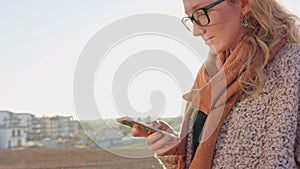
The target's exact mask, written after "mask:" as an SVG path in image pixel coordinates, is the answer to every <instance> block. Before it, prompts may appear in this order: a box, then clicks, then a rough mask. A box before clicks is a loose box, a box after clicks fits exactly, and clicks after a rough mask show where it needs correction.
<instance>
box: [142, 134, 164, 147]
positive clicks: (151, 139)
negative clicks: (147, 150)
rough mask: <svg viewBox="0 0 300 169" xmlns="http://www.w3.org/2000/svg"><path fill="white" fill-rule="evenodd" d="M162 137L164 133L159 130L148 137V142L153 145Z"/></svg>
mask: <svg viewBox="0 0 300 169" xmlns="http://www.w3.org/2000/svg"><path fill="white" fill-rule="evenodd" d="M161 137H162V134H161V133H159V132H155V133H153V134H151V135H149V136H148V137H147V139H146V144H147V145H149V146H151V145H152V144H154V143H155V142H157V141H158V140H159V139H160V138H161Z"/></svg>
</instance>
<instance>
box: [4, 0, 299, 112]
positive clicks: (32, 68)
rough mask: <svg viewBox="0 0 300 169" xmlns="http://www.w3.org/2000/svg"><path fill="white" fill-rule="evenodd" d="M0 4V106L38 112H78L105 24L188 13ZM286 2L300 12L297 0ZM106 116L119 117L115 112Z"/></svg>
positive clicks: (64, 1)
mask: <svg viewBox="0 0 300 169" xmlns="http://www.w3.org/2000/svg"><path fill="white" fill-rule="evenodd" d="M0 2H1V6H0V23H1V26H0V77H1V78H0V93H1V94H0V110H10V111H14V112H20V113H21V112H31V113H33V114H36V115H38V116H41V115H43V114H45V115H50V116H52V115H56V114H61V115H75V116H76V114H75V109H74V105H73V76H74V70H75V66H76V62H77V59H78V57H79V56H80V53H81V51H82V49H83V48H84V46H85V45H86V43H87V42H88V40H89V39H90V38H91V37H92V36H93V35H94V34H95V33H96V32H97V31H99V30H101V28H103V27H104V26H106V25H108V24H110V23H112V22H114V21H116V20H118V19H120V18H122V17H125V16H131V15H133V14H139V13H161V14H168V15H173V16H177V17H182V16H183V15H184V12H183V7H182V4H181V1H174V0H151V1H150V0H147V1H146V0H87V1H83V0H0ZM282 2H283V3H284V4H286V5H287V7H288V8H289V9H290V10H291V11H293V12H295V13H296V14H297V15H298V16H300V6H299V2H298V1H297V0H282ZM107 101H108V102H110V100H109V99H108V100H107ZM134 107H135V106H134ZM142 109H143V108H142ZM102 115H103V116H105V117H111V116H114V115H112V114H111V113H110V112H107V114H105V113H104V114H102Z"/></svg>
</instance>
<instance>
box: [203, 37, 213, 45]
mask: <svg viewBox="0 0 300 169" xmlns="http://www.w3.org/2000/svg"><path fill="white" fill-rule="evenodd" d="M212 39H213V37H210V38H203V40H204V41H205V43H206V44H210V43H211V41H212Z"/></svg>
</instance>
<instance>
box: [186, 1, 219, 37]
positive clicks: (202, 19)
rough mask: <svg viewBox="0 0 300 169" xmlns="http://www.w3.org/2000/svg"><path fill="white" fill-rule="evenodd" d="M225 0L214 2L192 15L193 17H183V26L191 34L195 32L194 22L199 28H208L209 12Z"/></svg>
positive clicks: (198, 9)
mask: <svg viewBox="0 0 300 169" xmlns="http://www.w3.org/2000/svg"><path fill="white" fill-rule="evenodd" d="M223 1H224V0H217V1H216V2H213V3H211V4H209V5H207V6H205V7H203V8H197V9H196V10H194V12H193V13H192V16H190V17H189V16H187V17H183V18H182V19H181V22H182V24H183V25H184V26H185V27H186V29H187V30H188V31H190V32H192V31H193V22H195V23H196V24H197V25H199V26H207V25H208V24H209V23H210V19H209V16H208V14H207V11H208V10H209V9H210V8H212V7H214V6H216V5H218V4H219V3H221V2H223Z"/></svg>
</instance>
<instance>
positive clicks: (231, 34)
mask: <svg viewBox="0 0 300 169" xmlns="http://www.w3.org/2000/svg"><path fill="white" fill-rule="evenodd" d="M223 18H224V20H221V21H220V22H219V24H217V25H215V28H214V29H213V30H212V31H214V33H215V37H216V39H215V43H214V45H215V48H216V49H217V50H218V51H222V50H223V51H224V50H227V49H229V48H230V47H231V46H232V45H233V44H234V43H235V41H236V39H237V38H238V37H239V34H240V33H241V30H242V28H241V24H240V22H239V18H238V17H231V19H230V17H229V16H224V17H223Z"/></svg>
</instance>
